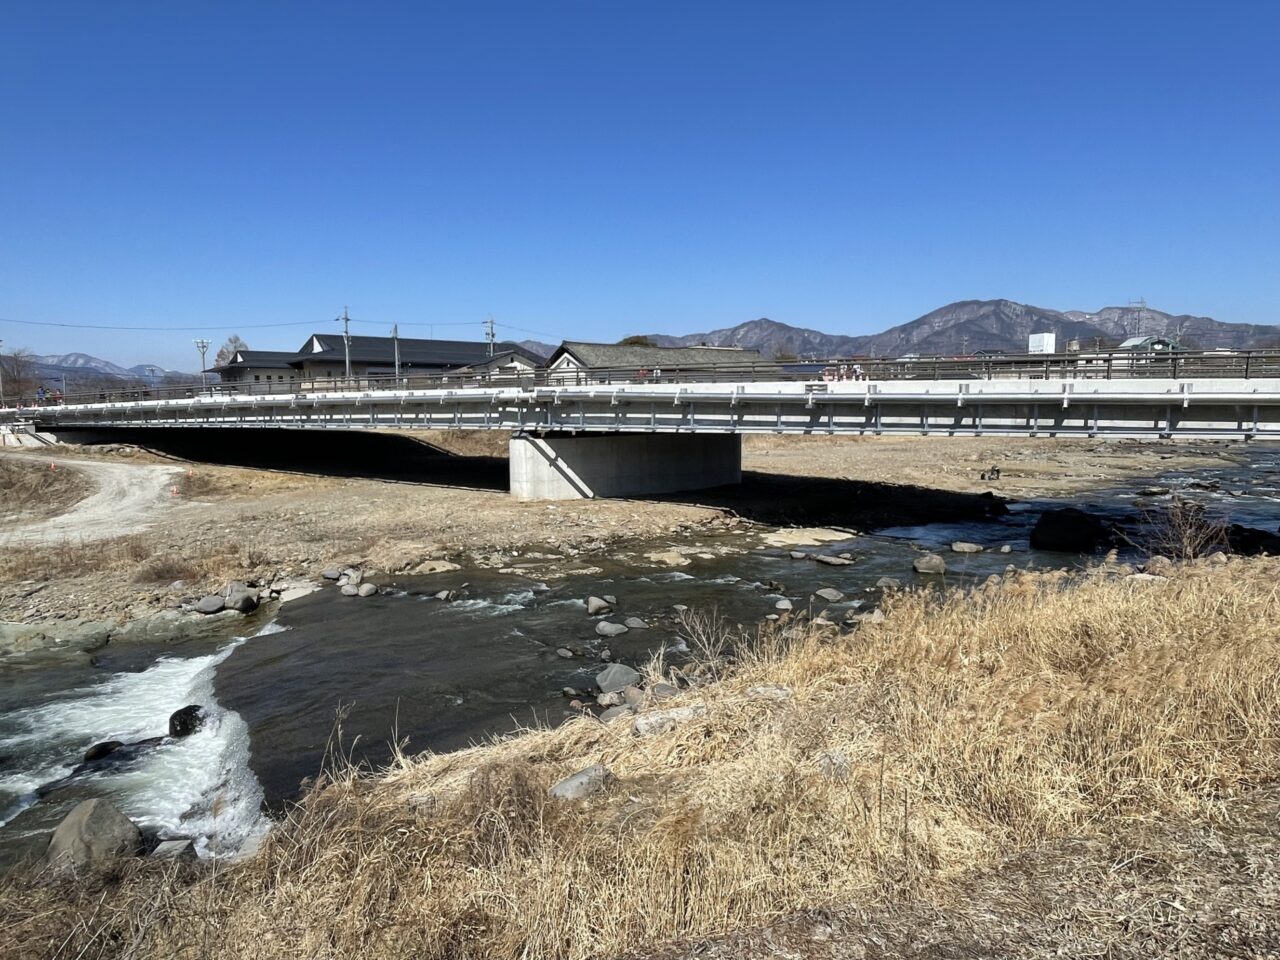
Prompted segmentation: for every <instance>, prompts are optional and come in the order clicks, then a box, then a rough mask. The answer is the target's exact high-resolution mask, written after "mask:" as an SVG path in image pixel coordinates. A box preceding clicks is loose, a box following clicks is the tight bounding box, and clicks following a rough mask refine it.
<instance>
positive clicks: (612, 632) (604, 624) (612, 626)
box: [596, 620, 627, 637]
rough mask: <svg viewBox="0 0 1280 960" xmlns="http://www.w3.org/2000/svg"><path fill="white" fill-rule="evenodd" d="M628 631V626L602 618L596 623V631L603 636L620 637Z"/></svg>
mask: <svg viewBox="0 0 1280 960" xmlns="http://www.w3.org/2000/svg"><path fill="white" fill-rule="evenodd" d="M626 632H627V626H626V625H625V624H621V623H610V622H609V621H608V620H601V621H600V622H599V623H597V624H596V633H598V634H599V635H600V636H602V637H618V636H621V635H622V634H624V633H626Z"/></svg>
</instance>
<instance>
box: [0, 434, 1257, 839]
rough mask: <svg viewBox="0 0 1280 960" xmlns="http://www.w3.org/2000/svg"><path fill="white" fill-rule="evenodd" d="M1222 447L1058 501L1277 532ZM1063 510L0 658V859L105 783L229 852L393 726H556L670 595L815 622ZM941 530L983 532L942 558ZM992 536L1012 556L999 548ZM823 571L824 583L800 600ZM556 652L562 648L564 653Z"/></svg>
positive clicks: (436, 744) (668, 610)
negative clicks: (933, 561) (333, 759)
mask: <svg viewBox="0 0 1280 960" xmlns="http://www.w3.org/2000/svg"><path fill="white" fill-rule="evenodd" d="M1234 456H1235V458H1236V460H1237V464H1236V465H1235V466H1218V465H1215V466H1212V467H1206V468H1205V469H1203V470H1199V471H1197V472H1196V473H1195V475H1194V476H1192V475H1190V474H1188V473H1186V472H1172V473H1168V474H1163V475H1156V476H1152V477H1151V478H1149V479H1146V480H1143V481H1141V482H1134V483H1131V484H1128V485H1126V486H1124V487H1120V488H1112V489H1108V490H1099V491H1094V492H1092V493H1090V494H1088V495H1086V496H1081V497H1078V498H1076V499H1075V500H1074V501H1072V502H1075V503H1081V504H1088V505H1089V506H1090V508H1091V510H1093V512H1101V513H1109V514H1111V515H1112V516H1113V517H1116V518H1123V517H1130V518H1132V517H1133V516H1134V515H1135V513H1136V512H1138V511H1139V510H1140V508H1141V507H1142V506H1143V505H1144V504H1145V503H1148V502H1149V503H1150V505H1152V506H1156V505H1158V504H1159V503H1160V502H1161V501H1162V500H1163V499H1165V498H1164V497H1161V496H1159V495H1150V496H1147V497H1145V498H1144V497H1143V496H1142V495H1141V494H1140V491H1141V490H1143V489H1144V488H1148V487H1151V486H1154V485H1158V486H1163V487H1168V488H1170V489H1171V490H1174V491H1179V492H1183V493H1185V494H1186V495H1187V496H1188V497H1193V498H1195V499H1198V500H1200V501H1201V502H1203V503H1205V504H1206V506H1207V508H1208V509H1209V510H1210V512H1211V513H1212V514H1215V515H1218V516H1230V518H1231V519H1232V520H1233V521H1234V522H1237V523H1241V524H1243V525H1246V526H1252V527H1256V528H1259V529H1265V530H1268V531H1275V530H1276V527H1277V524H1278V523H1280V450H1277V448H1275V447H1269V446H1263V445H1258V446H1250V447H1244V448H1240V449H1239V450H1238V451H1236V452H1235V454H1234ZM1215 486H1216V487H1217V489H1204V488H1205V487H1210V488H1212V487H1215ZM1062 505H1064V502H1063V501H1054V502H1048V501H1022V502H1013V503H1011V504H1010V510H1009V512H1008V513H1007V514H1005V515H1004V516H1001V517H997V518H993V519H991V520H990V521H988V522H981V523H963V524H954V525H951V524H939V523H935V524H928V525H923V526H915V527H894V528H886V529H881V530H879V531H876V532H875V533H873V534H862V535H859V536H856V537H850V538H849V539H848V540H845V541H841V542H831V543H824V544H823V545H822V546H821V547H818V548H814V547H801V548H794V547H785V546H783V547H779V546H769V545H767V544H763V543H762V542H761V536H760V535H761V531H760V530H759V529H758V528H753V529H750V530H747V531H735V532H729V533H719V534H715V535H694V537H693V538H692V539H691V540H689V541H686V544H685V545H686V546H688V547H689V548H690V549H691V551H692V552H691V553H690V554H689V555H688V560H689V563H688V565H686V566H681V567H678V568H668V567H663V566H658V567H655V566H654V565H653V564H640V563H637V562H636V560H635V557H634V556H633V555H630V554H629V555H628V556H627V557H626V558H620V559H600V558H593V559H591V561H590V562H591V563H592V564H593V565H594V566H595V567H596V568H597V569H598V571H599V572H593V573H590V574H585V575H574V576H567V577H563V578H556V579H549V580H547V581H545V582H543V581H538V580H532V579H530V578H527V577H523V576H516V575H504V574H499V573H495V572H491V571H455V572H452V573H447V574H436V575H432V576H429V577H419V578H402V579H400V580H398V581H397V582H396V583H395V584H394V586H393V587H392V588H391V589H390V590H388V591H387V592H386V593H384V594H382V595H379V596H375V597H370V598H359V599H356V598H348V597H343V596H341V595H340V594H339V592H338V591H337V590H336V589H335V588H333V587H328V588H325V589H323V590H321V591H320V592H318V593H315V594H312V595H311V596H309V597H306V598H303V599H302V600H298V601H295V602H293V603H290V604H288V605H286V606H284V607H283V608H281V610H280V612H279V614H278V615H277V616H276V618H275V620H274V621H272V622H270V623H268V624H266V625H265V626H260V627H259V628H257V629H255V630H253V631H252V635H251V636H246V637H238V638H235V639H233V640H230V641H226V640H223V641H208V640H189V641H186V642H182V640H181V638H179V642H177V643H170V644H154V645H143V644H128V645H119V646H111V647H107V648H105V649H104V650H103V651H101V652H100V653H99V654H98V655H97V657H96V658H95V665H93V666H90V665H88V664H86V663H82V662H81V663H77V664H75V665H68V664H66V663H44V664H43V665H40V664H31V665H14V664H10V665H7V666H0V678H2V679H3V683H0V863H4V862H13V861H14V860H16V859H18V858H20V857H22V856H24V855H30V854H32V853H34V852H38V850H39V849H40V847H41V845H42V844H43V842H44V840H43V838H44V836H45V835H46V833H47V831H48V830H49V829H51V828H52V826H53V825H55V824H56V823H57V821H58V819H60V817H62V816H63V815H65V813H66V811H67V810H68V809H69V808H70V807H71V806H72V805H74V803H76V802H78V801H79V800H80V799H83V798H85V797H90V796H106V797H110V798H112V799H113V800H114V801H115V802H117V803H118V804H119V805H120V806H121V808H122V809H123V810H124V811H125V812H126V813H127V814H128V815H129V816H130V817H132V818H133V819H134V820H135V821H136V822H138V823H139V825H140V826H142V827H143V828H144V830H146V831H149V832H151V833H153V834H155V835H157V836H161V837H175V836H181V837H192V838H195V839H196V841H197V847H198V849H199V852H200V853H201V854H202V855H205V856H209V855H228V854H234V853H236V852H237V851H241V850H243V849H245V848H246V847H247V846H251V845H252V844H253V843H254V841H255V840H256V838H258V837H260V836H262V835H263V834H264V833H265V831H266V830H267V829H268V828H269V824H270V817H271V816H272V815H273V814H274V813H277V812H279V811H280V810H281V809H283V808H284V807H285V806H286V805H287V804H288V802H289V801H290V800H291V799H293V798H295V797H297V796H298V794H299V792H300V790H301V788H302V784H303V781H304V780H305V779H306V778H310V777H314V776H315V775H316V774H317V773H319V772H320V770H321V769H322V767H323V765H324V764H325V762H326V756H327V754H329V752H330V751H339V752H340V753H341V755H342V756H344V757H347V758H350V759H353V760H355V761H356V762H360V763H364V764H368V765H370V766H377V765H379V764H383V763H385V762H386V761H387V760H388V759H389V758H390V756H391V753H392V744H393V743H395V742H401V743H403V744H405V747H406V749H407V750H409V751H410V752H413V751H420V750H435V751H443V750H451V749H456V748H458V747H462V746H466V745H468V744H471V743H476V742H480V741H482V740H483V739H484V738H486V737H490V736H496V735H502V734H505V733H508V732H510V731H513V730H515V729H518V728H519V727H521V726H528V725H535V724H556V723H560V722H562V721H563V720H564V718H565V717H566V716H567V715H568V713H569V711H568V699H567V698H566V696H565V695H564V694H563V693H562V689H563V688H565V687H573V688H575V689H578V690H586V689H589V688H591V687H592V686H593V677H594V675H595V674H596V673H597V672H598V671H599V670H600V668H601V665H602V664H601V653H602V652H603V651H604V650H606V649H607V650H608V651H609V652H610V655H611V656H612V658H613V659H615V660H620V661H623V662H626V663H629V664H632V665H636V666H639V665H641V664H642V663H643V662H644V661H645V660H647V659H648V658H649V656H651V655H652V654H653V652H655V651H656V650H659V649H660V648H663V647H666V648H668V650H672V651H675V654H676V656H677V657H678V656H679V655H680V653H679V651H680V650H681V649H682V647H683V645H684V642H685V638H684V635H683V633H684V631H683V630H682V626H681V622H680V619H679V616H678V614H677V612H676V610H675V607H676V605H683V606H687V607H689V608H690V609H692V610H695V611H700V612H702V613H704V614H710V615H715V616H718V617H722V618H724V619H725V620H726V621H728V622H729V623H731V624H738V623H741V624H743V625H744V626H746V627H747V628H748V629H750V628H751V626H752V625H754V624H756V623H758V622H759V621H761V620H762V619H763V618H764V617H766V616H768V615H770V614H774V613H776V612H777V604H778V602H779V601H780V600H783V599H787V600H790V601H791V603H792V604H793V606H794V607H795V608H796V609H797V610H799V609H806V610H812V612H813V613H815V614H816V613H818V612H819V611H821V610H823V609H827V610H828V612H827V613H826V616H827V617H828V618H829V619H840V618H842V617H843V616H844V614H845V613H846V612H847V611H849V610H856V609H863V610H867V609H872V608H874V606H875V605H876V603H877V602H878V601H879V598H880V596H881V595H882V590H881V589H880V588H878V587H877V586H876V583H877V581H879V580H880V579H881V578H883V577H890V578H894V579H897V580H900V581H901V582H902V583H903V584H904V585H912V584H919V583H939V582H946V583H948V584H952V585H956V584H966V583H973V582H976V581H978V580H981V579H984V578H986V577H987V576H989V575H990V574H993V573H1000V572H1003V571H1004V570H1005V568H1006V566H1007V565H1008V564H1011V563H1012V564H1014V565H1015V566H1017V567H1019V568H1025V567H1061V566H1073V565H1078V564H1081V563H1083V562H1084V559H1083V558H1080V557H1077V556H1070V555H1064V554H1057V553H1044V552H1038V551H1034V550H1032V549H1031V548H1030V546H1029V542H1028V537H1029V533H1030V530H1031V527H1032V526H1033V524H1034V522H1035V520H1036V518H1037V517H1038V516H1039V515H1040V513H1042V512H1043V511H1044V510H1045V509H1047V508H1050V507H1055V506H1062ZM766 532H767V531H766ZM954 540H966V541H971V542H974V543H978V544H980V545H983V546H984V547H986V548H988V549H986V550H984V552H982V553H973V554H958V553H950V552H948V550H947V548H948V546H949V544H950V543H951V542H952V541H954ZM1004 545H1008V546H1009V547H1010V552H1008V553H1002V552H1000V551H999V548H1000V547H1001V546H1004ZM662 548H668V546H667V545H666V544H664V545H663V547H662ZM922 548H923V549H939V550H940V551H941V552H942V553H943V555H944V556H945V558H946V561H947V565H948V571H947V574H946V577H945V581H944V580H943V578H936V577H923V576H920V575H916V574H913V573H912V570H911V562H912V560H913V559H914V558H915V557H917V556H918V555H919V551H920V549H922ZM792 549H801V550H803V551H805V552H809V553H824V554H842V553H844V554H848V555H849V556H850V557H851V558H852V560H853V562H852V563H850V564H848V565H844V566H827V565H825V564H820V563H816V562H814V561H813V560H812V559H807V558H806V559H794V558H792V557H791V555H790V551H791V550H792ZM641 552H643V551H641ZM580 559H581V558H580ZM823 587H830V588H834V589H836V590H838V591H840V592H841V593H842V594H844V599H843V600H842V601H840V602H838V603H825V602H823V601H820V600H818V601H815V600H814V599H813V592H814V591H815V590H817V589H820V588H823ZM441 590H449V591H452V592H453V593H454V595H455V596H454V599H452V600H448V601H444V600H438V599H435V598H434V596H433V595H434V594H435V593H436V592H438V591H441ZM592 595H595V596H604V595H611V596H614V597H616V598H617V601H618V603H617V605H616V607H615V613H614V615H612V616H610V617H609V618H608V619H611V620H614V621H617V622H620V621H621V620H622V619H624V618H626V617H639V618H641V619H642V620H644V621H645V622H646V623H647V624H648V625H649V626H648V628H647V629H633V630H630V631H629V632H628V633H626V634H624V635H622V636H619V637H614V638H609V639H606V638H604V637H601V636H599V635H597V633H596V632H595V625H596V619H595V618H592V617H589V616H588V615H587V613H586V608H585V603H584V600H585V598H586V597H588V596H592ZM559 648H568V649H570V650H571V651H573V652H574V653H575V656H574V657H573V658H572V659H565V658H564V657H562V656H561V655H560V654H558V653H557V650H558V649H559ZM189 703H198V704H201V705H202V706H204V707H205V709H206V711H207V713H208V717H209V719H208V721H207V722H206V724H205V726H204V727H203V728H202V729H201V730H200V731H199V732H198V733H196V734H195V735H193V736H191V737H187V738H184V739H180V740H168V741H165V742H163V743H161V744H160V745H158V746H156V747H154V748H152V749H149V750H146V751H142V752H140V753H139V754H138V755H137V756H136V757H134V758H131V759H128V760H127V761H126V762H120V763H115V764H111V765H108V766H106V767H105V768H103V769H95V770H90V771H83V772H81V773H80V774H79V775H77V774H76V768H77V766H78V764H79V763H80V761H81V759H82V756H83V754H84V751H85V750H86V749H88V747H90V746H92V745H93V744H94V743H98V742H101V741H104V740H111V739H116V740H123V741H126V742H132V741H136V740H140V739H144V738H147V737H153V736H158V735H162V734H164V733H165V732H166V729H167V721H168V717H169V715H170V714H171V713H172V712H173V711H174V710H177V709H178V708H180V707H182V706H185V705H186V704H189Z"/></svg>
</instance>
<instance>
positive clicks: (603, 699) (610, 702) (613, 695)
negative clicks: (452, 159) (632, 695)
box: [596, 690, 627, 707]
mask: <svg viewBox="0 0 1280 960" xmlns="http://www.w3.org/2000/svg"><path fill="white" fill-rule="evenodd" d="M626 702H627V701H626V697H624V696H623V694H622V691H621V690H612V691H610V692H609V693H602V694H600V695H599V696H597V697H596V706H599V707H620V706H622V705H623V704H624V703H626Z"/></svg>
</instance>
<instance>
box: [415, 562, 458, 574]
mask: <svg viewBox="0 0 1280 960" xmlns="http://www.w3.org/2000/svg"><path fill="white" fill-rule="evenodd" d="M461 569H462V567H461V566H460V565H458V564H456V563H451V562H450V561H448V560H424V561H422V563H420V564H418V565H417V566H416V567H414V568H413V572H414V573H416V574H427V573H449V572H451V571H453V570H461Z"/></svg>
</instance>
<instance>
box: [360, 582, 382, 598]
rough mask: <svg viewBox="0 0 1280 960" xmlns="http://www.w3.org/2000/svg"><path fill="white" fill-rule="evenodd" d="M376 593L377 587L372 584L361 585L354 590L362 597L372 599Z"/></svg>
mask: <svg viewBox="0 0 1280 960" xmlns="http://www.w3.org/2000/svg"><path fill="white" fill-rule="evenodd" d="M377 592H378V588H377V586H376V585H374V584H372V583H362V584H360V586H359V587H357V588H356V593H357V594H359V595H360V596H362V597H372V596H373V595H374V594H375V593H377Z"/></svg>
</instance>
